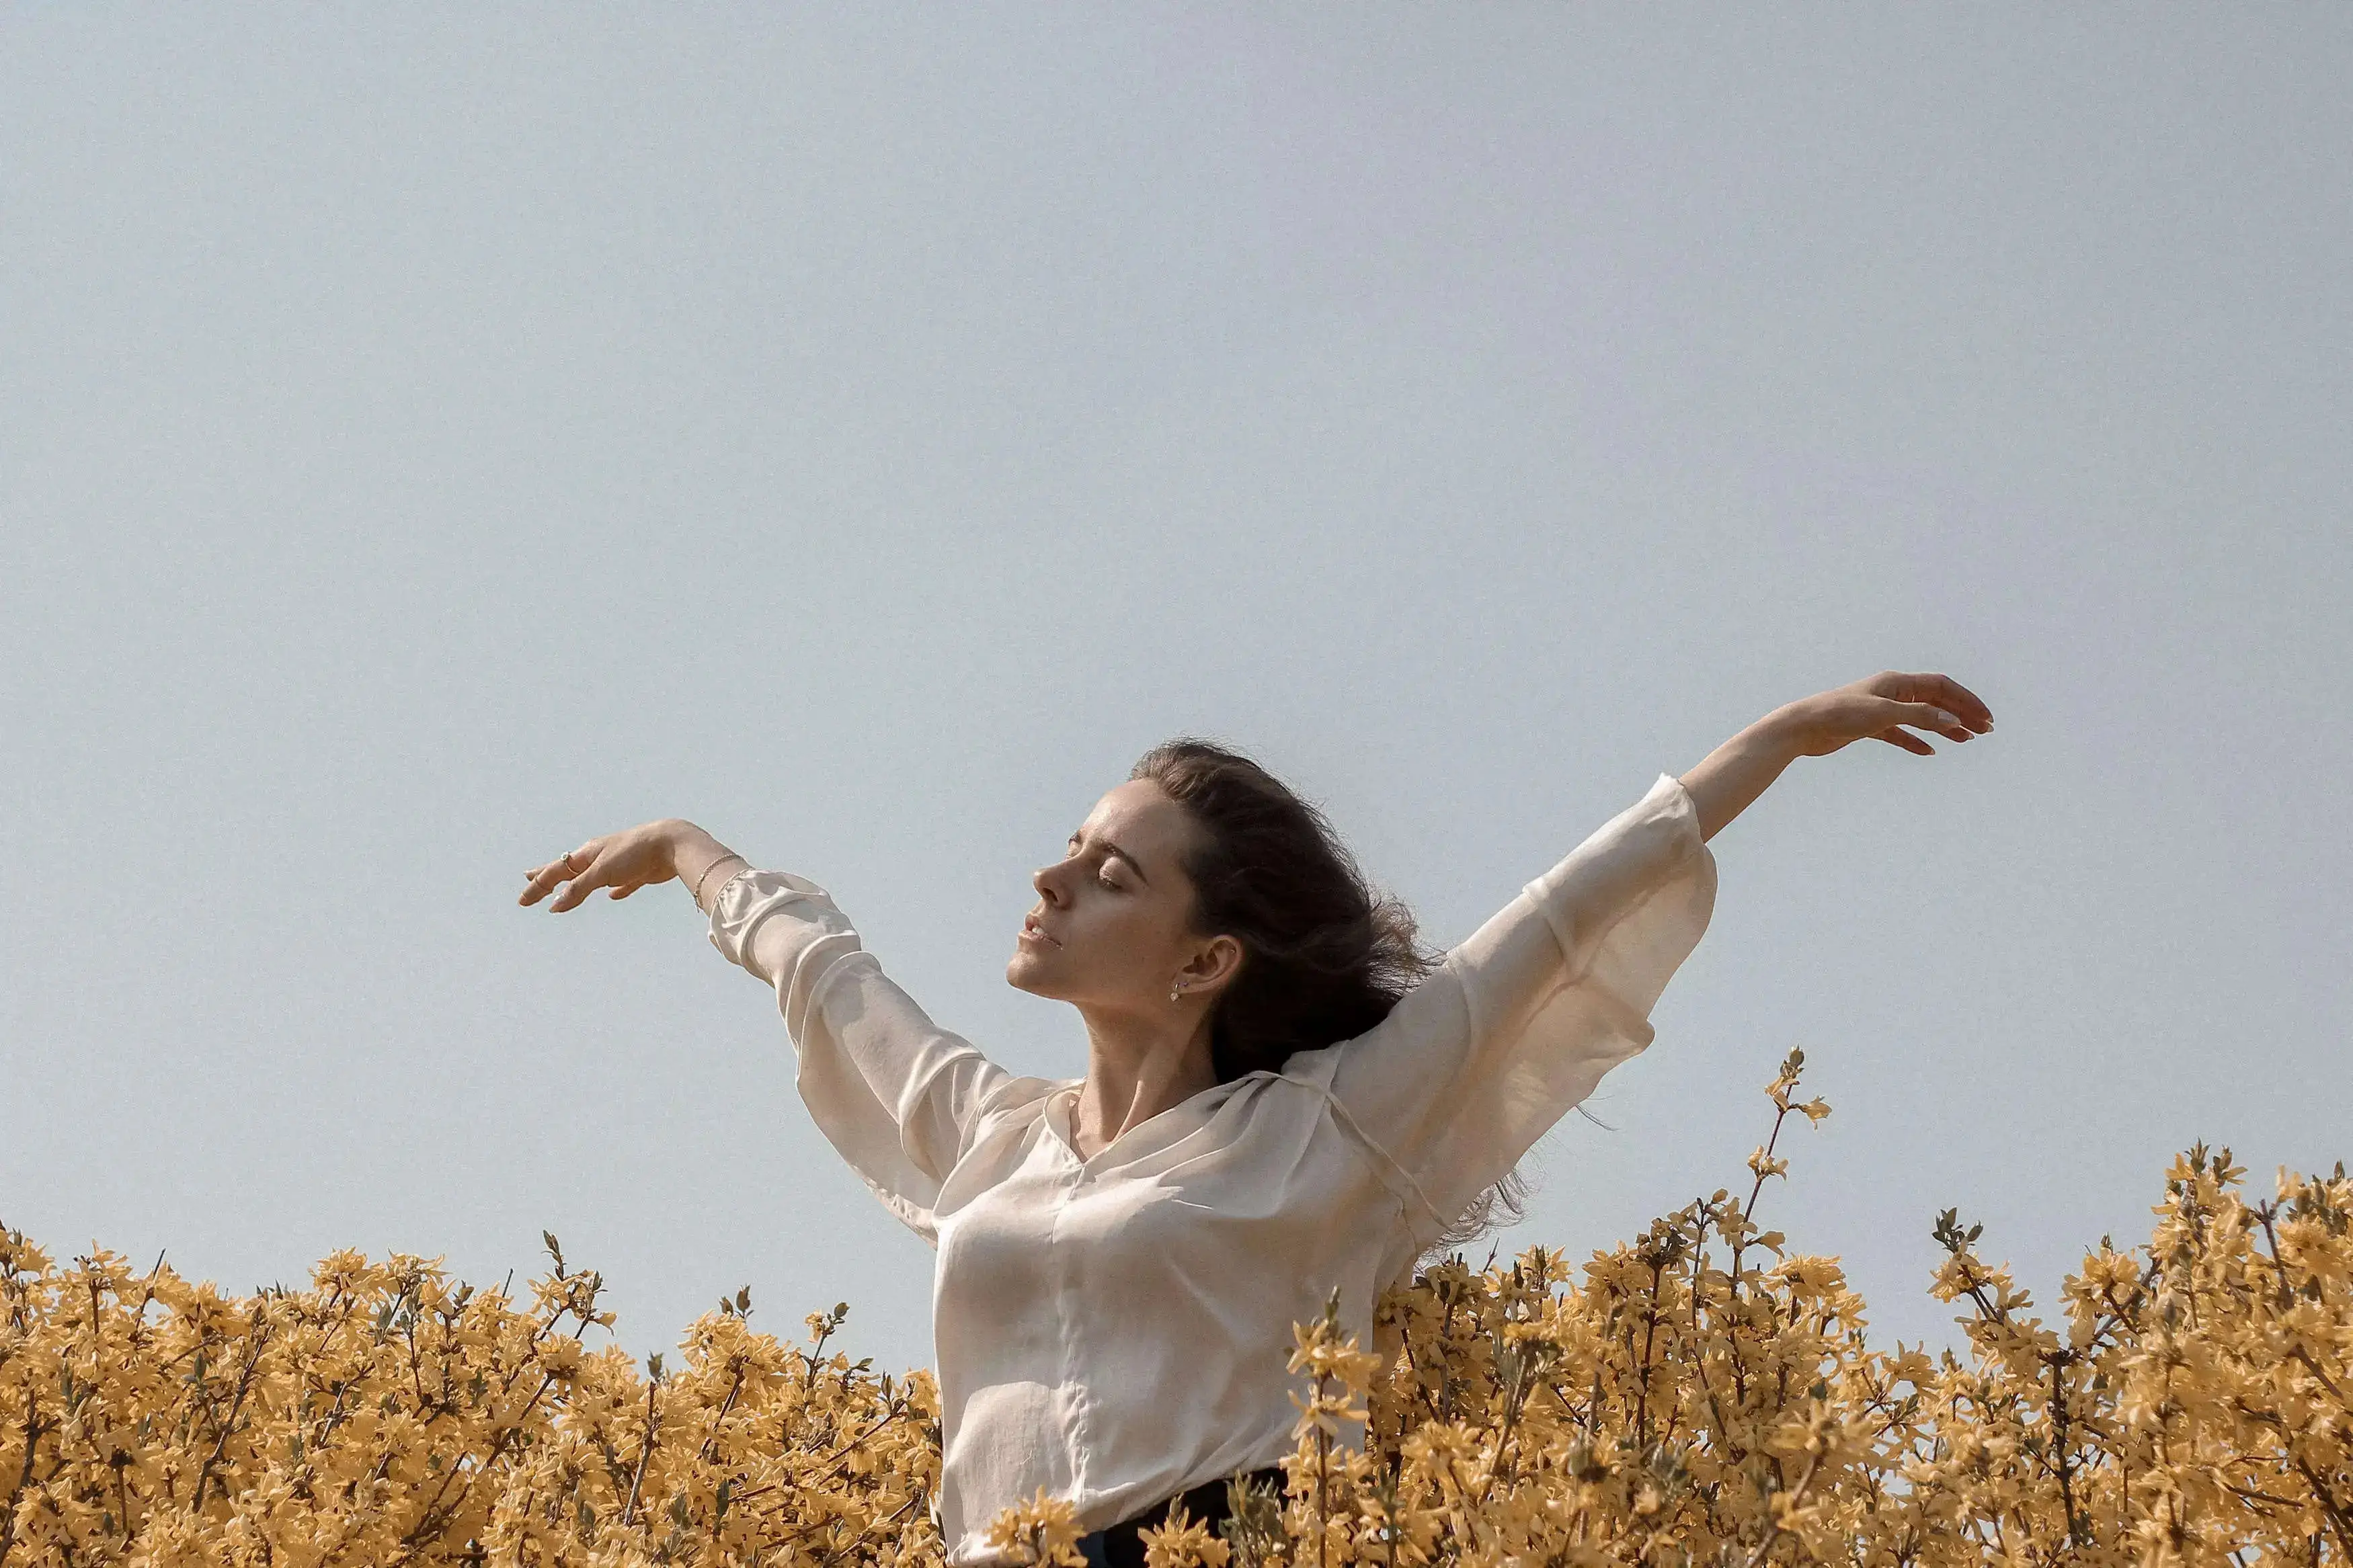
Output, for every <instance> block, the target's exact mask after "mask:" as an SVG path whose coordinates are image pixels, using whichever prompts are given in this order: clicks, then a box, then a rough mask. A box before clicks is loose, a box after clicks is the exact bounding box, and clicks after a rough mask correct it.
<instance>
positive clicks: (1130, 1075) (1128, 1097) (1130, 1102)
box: [1071, 1004, 1218, 1159]
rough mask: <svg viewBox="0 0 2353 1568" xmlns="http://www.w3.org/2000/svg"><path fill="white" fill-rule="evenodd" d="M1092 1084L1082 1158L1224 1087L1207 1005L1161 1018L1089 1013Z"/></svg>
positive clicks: (1087, 1086) (1086, 1090) (1080, 1133)
mask: <svg viewBox="0 0 2353 1568" xmlns="http://www.w3.org/2000/svg"><path fill="white" fill-rule="evenodd" d="M1081 1011H1082V1016H1083V1017H1084V1018H1085V1019H1086V1024H1087V1077H1086V1081H1085V1083H1084V1084H1082V1085H1081V1087H1080V1089H1079V1104H1078V1114H1077V1115H1076V1116H1075V1117H1073V1118H1072V1119H1071V1137H1072V1139H1073V1141H1074V1142H1076V1143H1077V1144H1078V1148H1079V1154H1080V1157H1081V1158H1082V1159H1086V1158H1092V1156H1093V1155H1095V1154H1096V1153H1098V1152H1101V1151H1102V1150H1103V1148H1104V1146H1106V1145H1107V1144H1109V1143H1110V1142H1111V1141H1112V1140H1113V1139H1114V1138H1116V1137H1118V1136H1119V1135H1120V1134H1121V1133H1123V1132H1124V1131H1127V1130H1128V1129H1129V1128H1131V1127H1134V1126H1135V1125H1136V1124H1137V1123H1139V1122H1142V1121H1148V1120H1149V1119H1151V1118H1152V1117H1155V1116H1157V1115H1159V1114H1160V1112H1162V1111H1164V1110H1167V1109H1168V1108H1169V1107H1170V1106H1172V1105H1176V1104H1179V1103H1181V1102H1182V1101H1184V1100H1189V1099H1191V1098H1192V1097H1193V1096H1194V1095H1197V1094H1198V1093H1200V1092H1201V1090H1203V1089H1208V1088H1209V1087H1211V1086H1212V1085H1214V1084H1215V1083H1216V1082H1217V1081H1218V1071H1217V1068H1216V1067H1215V1066H1214V1065H1213V1064H1212V1062H1211V1061H1210V1058H1209V1016H1208V1008H1207V1006H1206V1005H1192V1004H1183V1005H1176V1006H1172V1007H1170V1008H1169V1009H1168V1016H1166V1017H1162V1018H1155V1019H1140V1018H1135V1017H1114V1016H1105V1015H1100V1014H1094V1013H1088V1012H1085V1011H1084V1009H1082V1010H1081Z"/></svg>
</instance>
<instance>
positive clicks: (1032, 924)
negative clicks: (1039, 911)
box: [1021, 917, 1062, 947]
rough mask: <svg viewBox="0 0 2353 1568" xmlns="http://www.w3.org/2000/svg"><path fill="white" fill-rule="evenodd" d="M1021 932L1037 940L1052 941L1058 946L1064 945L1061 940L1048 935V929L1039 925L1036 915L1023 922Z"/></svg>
mask: <svg viewBox="0 0 2353 1568" xmlns="http://www.w3.org/2000/svg"><path fill="white" fill-rule="evenodd" d="M1021 934H1022V935H1023V936H1026V937H1029V938H1030V939H1031V940H1033V941H1036V942H1052V943H1053V945H1054V946H1056V947H1060V946H1061V945H1062V944H1061V943H1060V942H1055V940H1054V938H1053V937H1051V936H1050V935H1048V934H1047V931H1046V929H1045V928H1044V927H1043V926H1041V925H1039V923H1038V921H1037V920H1036V919H1035V918H1034V917H1033V918H1031V919H1029V920H1026V921H1022V922H1021Z"/></svg>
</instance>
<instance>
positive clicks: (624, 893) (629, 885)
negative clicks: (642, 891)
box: [605, 882, 645, 899]
mask: <svg viewBox="0 0 2353 1568" xmlns="http://www.w3.org/2000/svg"><path fill="white" fill-rule="evenodd" d="M644 886H645V884H644V883H643V882H624V883H622V884H621V885H620V886H619V887H617V888H615V889H613V890H612V891H611V892H609V893H607V894H606V895H605V896H606V897H607V898H608V899H626V898H628V896H629V895H630V894H631V893H634V892H636V891H637V890H638V889H639V888H642V887H644Z"/></svg>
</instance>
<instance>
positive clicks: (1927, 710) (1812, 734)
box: [1683, 670, 1993, 839]
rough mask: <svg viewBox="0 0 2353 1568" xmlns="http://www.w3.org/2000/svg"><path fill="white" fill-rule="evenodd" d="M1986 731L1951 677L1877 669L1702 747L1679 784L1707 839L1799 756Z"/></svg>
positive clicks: (1917, 746)
mask: <svg viewBox="0 0 2353 1568" xmlns="http://www.w3.org/2000/svg"><path fill="white" fill-rule="evenodd" d="M1992 728H1993V713H1992V710H1989V709H1988V708H1987V707H1986V705H1985V704H1984V703H1983V702H1981V701H1979V700H1978V696H1977V693H1975V692H1973V691H1971V690H1970V689H1968V688H1967V687H1965V686H1963V685H1962V684H1961V683H1960V682H1959V681H1957V680H1955V679H1952V678H1951V677H1949V676H1944V675H1905V674H1900V673H1898V672H1896V671H1894V670H1883V671H1882V672H1881V673H1880V674H1877V675H1874V676H1872V677H1870V678H1869V679H1864V680H1858V681H1855V682H1854V683H1853V684H1852V685H1850V686H1841V687H1840V688H1838V689H1836V690H1834V691H1824V692H1820V693H1819V694H1817V695H1815V696H1812V697H1805V698H1800V699H1799V700H1797V701H1795V702H1792V703H1789V704H1788V705H1787V706H1786V707H1781V708H1776V709H1775V710H1773V711H1772V712H1770V713H1767V715H1765V717H1763V718H1762V719H1759V720H1757V722H1755V723H1754V724H1751V725H1749V726H1748V728H1746V730H1743V731H1740V733H1738V734H1737V735H1735V736H1733V737H1732V739H1730V740H1729V741H1726V742H1725V743H1724V744H1722V745H1721V746H1718V747H1717V748H1716V749H1715V750H1714V751H1713V752H1709V753H1708V754H1707V755H1706V757H1704V759H1702V761H1701V762H1700V764H1699V766H1697V767H1695V768H1694V769H1692V771H1691V772H1689V773H1685V774H1684V775H1683V788H1684V789H1685V790H1686V791H1688V792H1689V793H1690V795H1691V797H1692V804H1693V805H1694V806H1696V807H1698V809H1699V833H1700V837H1702V838H1703V839H1705V838H1713V837H1715V836H1716V834H1718V833H1719V832H1721V831H1722V830H1723V828H1724V826H1725V824H1726V823H1728V822H1730V821H1731V820H1732V819H1733V818H1734V817H1736V816H1739V815H1740V814H1741V813H1742V812H1744V811H1746V810H1747V809H1748V807H1749V805H1751V804H1752V803H1754V802H1755V800H1756V799H1757V796H1758V795H1763V794H1764V793H1765V791H1766V790H1767V788H1769V787H1770V786H1771V785H1772V783H1773V781H1774V780H1775V779H1777V778H1779V777H1780V776H1781V770H1782V769H1784V768H1786V767H1788V765H1789V764H1790V763H1794V762H1796V761H1797V760H1798V759H1799V757H1822V756H1828V755H1829V754H1830V753H1831V752H1835V751H1837V750H1838V749H1839V748H1840V747H1841V746H1845V745H1851V744H1852V743H1853V742H1856V741H1862V740H1873V741H1884V742H1887V743H1888V744H1889V745H1891V746H1900V747H1902V748H1903V749H1904V750H1905V751H1907V752H1916V753H1917V754H1919V755H1921V756H1924V757H1927V756H1934V755H1935V754H1936V748H1935V747H1934V746H1931V745H1930V744H1928V742H1926V741H1924V740H1922V739H1921V738H1920V737H1919V736H1918V735H1915V734H1914V733H1912V731H1915V730H1921V731H1927V732H1928V733H1930V734H1936V735H1942V736H1944V737H1945V738H1946V739H1947V740H1948V741H1966V740H1968V738H1969V737H1970V736H1972V735H1982V734H1984V733H1985V732H1986V731H1989V730H1990V729H1992Z"/></svg>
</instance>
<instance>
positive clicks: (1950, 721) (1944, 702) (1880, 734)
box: [1773, 669, 1993, 757]
mask: <svg viewBox="0 0 2353 1568" xmlns="http://www.w3.org/2000/svg"><path fill="white" fill-rule="evenodd" d="M1773 721H1778V723H1779V724H1780V725H1781V726H1782V727H1783V728H1784V729H1785V730H1786V731H1787V732H1788V736H1789V741H1790V744H1791V746H1792V747H1793V749H1794V750H1795V751H1796V752H1797V753H1798V755H1799V756H1801V757H1826V756H1828V755H1830V753H1831V752H1835V751H1837V750H1838V749H1839V748H1840V747H1841V746H1847V745H1852V743H1853V742H1857V741H1862V740H1872V741H1884V742H1887V743H1888V744H1889V745H1891V746H1901V747H1902V748H1903V749H1904V750H1905V751H1907V752H1916V753H1918V754H1919V755H1921V756H1924V757H1932V756H1935V755H1936V747H1934V746H1932V745H1930V744H1928V742H1926V741H1924V740H1922V739H1921V738H1920V737H1919V736H1918V735H1915V734H1914V733H1912V731H1915V730H1918V731H1923V732H1925V733H1928V734H1934V735H1942V736H1944V737H1945V739H1947V740H1948V741H1967V740H1968V739H1969V737H1971V736H1972V735H1982V734H1984V733H1985V732H1986V731H1989V730H1990V729H1992V728H1993V711H1992V710H1990V709H1989V708H1988V707H1987V706H1986V705H1985V704H1984V703H1983V702H1982V701H1980V700H1978V695H1977V693H1976V692H1974V691H1971V690H1970V689H1968V687H1966V686H1963V685H1962V684H1961V683H1960V682H1959V681H1957V680H1955V679H1952V678H1951V677H1950V676H1947V675H1933V674H1929V675H1906V674H1904V673H1902V672H1900V671H1897V670H1893V669H1889V670H1882V671H1881V672H1880V673H1879V674H1877V675H1874V676H1871V677H1869V678H1867V679H1862V680H1857V681H1854V682H1852V683H1851V684H1849V685H1846V686H1841V687H1839V688H1837V689H1834V690H1831V691H1824V692H1821V693H1820V694H1818V695H1816V696H1813V697H1806V698H1800V699H1799V700H1797V701H1795V702H1792V703H1790V704H1789V705H1788V707H1786V708H1784V709H1782V710H1780V711H1779V712H1778V713H1776V714H1774V715H1773Z"/></svg>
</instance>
